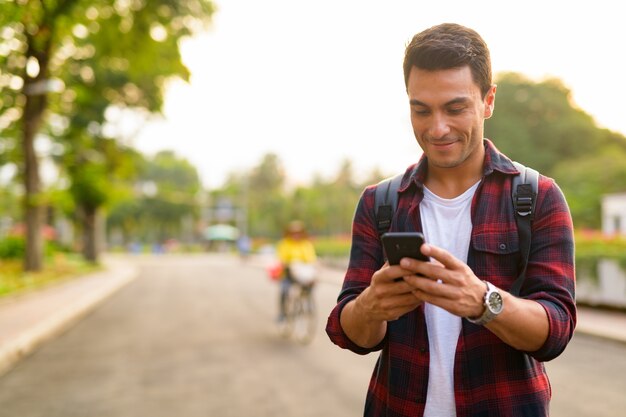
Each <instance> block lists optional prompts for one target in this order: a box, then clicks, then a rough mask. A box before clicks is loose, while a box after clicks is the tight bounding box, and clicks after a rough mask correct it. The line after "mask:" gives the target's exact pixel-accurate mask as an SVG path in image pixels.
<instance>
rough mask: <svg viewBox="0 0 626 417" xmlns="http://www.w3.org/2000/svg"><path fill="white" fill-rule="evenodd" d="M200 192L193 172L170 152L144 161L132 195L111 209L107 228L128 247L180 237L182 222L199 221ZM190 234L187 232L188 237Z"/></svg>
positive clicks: (139, 169)
mask: <svg viewBox="0 0 626 417" xmlns="http://www.w3.org/2000/svg"><path fill="white" fill-rule="evenodd" d="M200 189H201V186H200V177H199V175H198V172H197V170H196V168H195V167H194V166H193V165H191V164H190V163H189V161H187V160H186V159H184V158H180V157H178V156H177V155H176V154H175V153H173V152H171V151H163V152H159V153H157V154H156V155H155V156H154V157H152V158H146V159H144V160H143V161H142V162H141V166H140V167H139V168H138V174H137V178H136V183H135V191H134V192H133V193H131V194H128V195H127V197H126V198H124V199H121V198H120V199H119V200H118V201H117V202H116V203H115V204H114V205H113V206H112V207H111V209H110V212H109V217H108V221H107V223H108V227H109V230H110V231H116V232H117V233H120V234H121V236H122V242H115V243H116V244H128V243H130V242H131V241H132V240H134V239H140V240H143V241H147V242H162V241H164V240H166V239H168V238H173V237H178V236H180V235H181V233H183V232H184V231H183V229H184V227H185V226H184V225H183V223H184V221H185V219H187V220H188V221H191V223H192V224H193V223H194V222H195V220H196V219H197V218H198V215H199V212H198V200H197V198H196V196H197V194H198V193H199V191H200ZM191 232H192V231H189V230H187V233H191Z"/></svg>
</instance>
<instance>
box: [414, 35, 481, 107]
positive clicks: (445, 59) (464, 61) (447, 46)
mask: <svg viewBox="0 0 626 417" xmlns="http://www.w3.org/2000/svg"><path fill="white" fill-rule="evenodd" d="M466 65H468V66H469V67H470V70H471V72H472V78H473V80H474V82H475V83H476V84H477V85H478V87H479V88H480V91H481V93H482V96H483V97H484V96H485V95H486V94H487V92H488V91H489V88H490V87H491V57H490V56H489V48H488V47H487V44H486V43H485V41H484V40H483V38H482V37H481V36H480V35H479V34H478V33H477V32H476V31H474V30H473V29H470V28H467V27H465V26H462V25H459V24H456V23H442V24H440V25H437V26H433V27H431V28H428V29H426V30H424V31H422V32H420V33H418V34H416V35H415V36H413V39H412V40H411V42H410V43H409V44H408V45H407V47H406V50H405V52H404V64H403V68H404V85H405V87H407V88H408V83H409V73H410V72H411V68H413V67H417V68H420V69H423V70H427V71H434V70H442V69H452V68H461V67H464V66H466Z"/></svg>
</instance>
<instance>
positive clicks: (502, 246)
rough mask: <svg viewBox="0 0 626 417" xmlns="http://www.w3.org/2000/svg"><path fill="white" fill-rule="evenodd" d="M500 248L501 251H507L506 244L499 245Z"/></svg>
mask: <svg viewBox="0 0 626 417" xmlns="http://www.w3.org/2000/svg"><path fill="white" fill-rule="evenodd" d="M498 247H499V248H500V250H505V249H506V243H500V245H498Z"/></svg>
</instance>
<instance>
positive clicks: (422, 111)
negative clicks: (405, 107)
mask: <svg viewBox="0 0 626 417" xmlns="http://www.w3.org/2000/svg"><path fill="white" fill-rule="evenodd" d="M413 113H414V114H416V115H418V116H427V115H428V114H430V112H429V111H428V110H425V109H414V110H413Z"/></svg>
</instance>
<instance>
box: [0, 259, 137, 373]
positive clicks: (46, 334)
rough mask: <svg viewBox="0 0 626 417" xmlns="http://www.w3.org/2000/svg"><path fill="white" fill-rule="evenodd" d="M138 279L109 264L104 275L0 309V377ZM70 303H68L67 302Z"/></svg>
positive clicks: (133, 271)
mask: <svg viewBox="0 0 626 417" xmlns="http://www.w3.org/2000/svg"><path fill="white" fill-rule="evenodd" d="M136 277H137V269H136V268H135V267H132V266H131V265H127V264H117V263H115V264H114V263H111V264H109V265H106V270H105V271H100V272H96V273H93V274H90V275H87V276H85V277H83V278H77V279H76V280H72V281H71V282H67V283H64V284H60V285H59V286H55V287H52V288H48V289H45V290H41V291H38V292H35V293H32V294H28V295H26V296H24V297H23V298H20V300H19V302H12V301H11V300H9V301H8V302H7V303H3V304H2V305H0V328H8V331H6V332H5V330H4V329H3V331H2V333H4V336H3V335H0V376H1V375H3V374H5V373H6V372H8V371H9V370H10V369H11V368H12V367H13V366H14V365H15V364H16V363H17V362H18V361H19V360H20V359H22V358H23V357H25V356H27V355H29V354H30V353H32V352H33V351H34V350H35V349H36V348H37V347H39V346H40V345H41V344H42V343H43V342H45V341H47V340H49V339H51V338H53V337H54V336H56V335H58V334H60V333H61V332H63V331H64V330H66V329H68V328H69V327H70V326H71V325H73V324H75V323H76V322H77V321H79V320H80V319H81V318H83V317H84V316H85V315H87V314H88V313H90V312H91V311H93V310H94V309H95V308H96V307H97V306H98V305H100V304H101V303H102V302H104V301H105V300H106V299H108V298H109V297H110V296H112V295H113V294H114V293H115V292H117V291H118V290H120V289H121V288H123V287H124V286H126V285H128V284H129V283H130V282H132V281H133V280H134V279H135V278H136ZM69 301H71V302H69Z"/></svg>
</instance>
